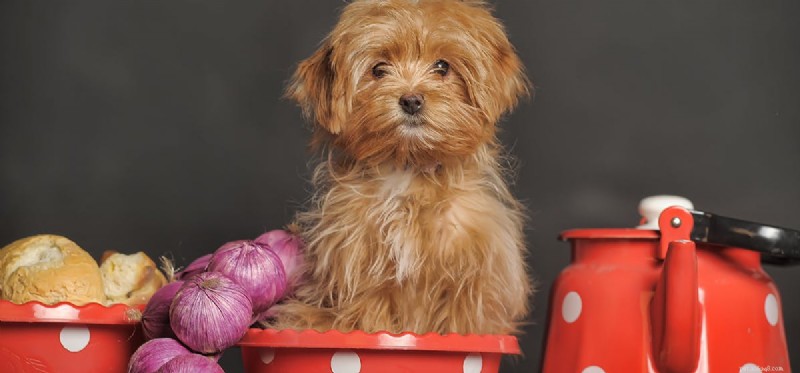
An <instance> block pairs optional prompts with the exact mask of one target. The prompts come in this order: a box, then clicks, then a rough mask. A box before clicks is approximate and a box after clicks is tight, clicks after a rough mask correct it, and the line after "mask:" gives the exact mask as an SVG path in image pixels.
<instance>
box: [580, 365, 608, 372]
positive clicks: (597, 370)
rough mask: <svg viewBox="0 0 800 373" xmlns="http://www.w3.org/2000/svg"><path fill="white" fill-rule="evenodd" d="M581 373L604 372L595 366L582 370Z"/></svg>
mask: <svg viewBox="0 0 800 373" xmlns="http://www.w3.org/2000/svg"><path fill="white" fill-rule="evenodd" d="M581 373H606V371H605V370H603V368H600V367H599V366H597V365H592V366H590V367H586V368H583V370H582V371H581Z"/></svg>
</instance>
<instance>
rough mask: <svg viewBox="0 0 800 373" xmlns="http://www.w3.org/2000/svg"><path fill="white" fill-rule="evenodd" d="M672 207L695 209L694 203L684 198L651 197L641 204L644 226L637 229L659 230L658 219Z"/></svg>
mask: <svg viewBox="0 0 800 373" xmlns="http://www.w3.org/2000/svg"><path fill="white" fill-rule="evenodd" d="M672 206H681V207H683V208H686V209H689V210H692V209H694V205H693V204H692V201H690V200H688V199H686V198H684V197H680V196H670V195H660V196H650V197H647V198H645V199H643V200H642V201H641V202H639V214H640V215H641V216H642V218H643V219H642V225H640V226H638V227H636V228H638V229H654V230H658V217H659V216H660V215H661V212H662V211H664V209H666V208H667V207H672Z"/></svg>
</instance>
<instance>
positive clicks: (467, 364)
mask: <svg viewBox="0 0 800 373" xmlns="http://www.w3.org/2000/svg"><path fill="white" fill-rule="evenodd" d="M481 370H483V357H482V356H481V354H469V355H467V357H466V358H465V359H464V373H481Z"/></svg>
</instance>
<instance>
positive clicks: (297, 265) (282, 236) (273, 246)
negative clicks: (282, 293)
mask: <svg viewBox="0 0 800 373" xmlns="http://www.w3.org/2000/svg"><path fill="white" fill-rule="evenodd" d="M254 242H255V243H257V244H259V245H262V246H265V247H266V248H268V249H270V250H272V252H274V253H275V254H276V255H278V258H280V259H281V263H282V264H283V270H284V272H286V278H287V280H288V284H287V287H289V288H290V290H291V288H293V287H294V285H295V284H296V283H297V281H298V280H299V277H300V274H301V271H302V267H303V264H304V258H303V255H302V250H303V240H302V239H301V238H300V236H298V235H297V234H294V233H292V232H290V231H286V230H283V229H275V230H271V231H269V232H267V233H264V234H262V235H260V236H258V237H256V239H255V240H254Z"/></svg>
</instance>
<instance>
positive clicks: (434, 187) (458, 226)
mask: <svg viewBox="0 0 800 373" xmlns="http://www.w3.org/2000/svg"><path fill="white" fill-rule="evenodd" d="M490 171H491V170H490ZM495 176H496V177H495ZM449 179H450V180H449V181H446V182H444V181H443V179H441V178H436V177H433V176H431V175H430V174H425V173H420V172H415V171H412V170H404V169H394V170H390V171H388V172H387V171H384V172H380V173H379V174H376V175H371V176H370V177H366V178H362V179H359V180H357V181H356V180H352V179H349V180H347V181H346V182H337V181H336V178H332V179H331V181H330V182H329V185H328V189H327V191H326V192H325V193H322V194H321V195H318V196H317V203H318V206H317V208H316V209H311V210H310V211H308V212H306V213H304V214H302V215H301V216H300V217H299V218H300V219H299V220H300V222H301V223H304V224H303V225H304V226H306V229H305V235H306V237H305V238H306V241H307V243H308V255H309V256H310V257H311V258H312V260H314V261H316V262H317V265H316V266H314V271H313V273H310V275H311V276H312V282H313V283H315V284H317V286H318V288H317V290H318V291H321V292H323V294H319V295H322V298H323V299H324V300H323V303H324V304H320V305H321V306H325V307H331V308H334V309H336V313H337V317H339V318H340V319H342V320H344V321H342V322H341V324H339V325H338V327H339V328H346V327H347V325H350V324H352V321H353V320H349V319H348V313H349V312H352V315H353V317H359V318H361V319H362V320H361V321H358V323H357V324H359V325H354V326H355V327H358V328H360V329H369V328H370V325H373V324H374V325H387V324H388V325H395V326H396V328H397V329H398V330H452V329H453V328H457V329H464V330H463V332H476V331H479V328H480V325H479V324H480V322H479V321H478V320H480V319H481V318H482V317H483V314H484V311H485V313H486V314H492V313H495V312H497V311H498V310H495V308H505V307H510V308H512V310H507V311H509V312H510V313H514V314H516V313H519V312H523V311H522V310H517V309H518V308H520V307H522V308H523V309H524V308H525V305H518V304H509V302H511V300H510V299H507V298H509V297H508V293H509V292H514V291H516V292H517V293H516V294H515V295H514V296H512V297H510V298H516V299H525V296H524V295H525V294H527V293H528V292H529V288H528V285H527V278H526V277H525V267H524V260H523V258H522V242H521V241H522V237H521V225H522V221H521V214H520V213H519V211H518V209H517V208H516V205H515V204H514V203H515V202H514V201H513V199H511V200H504V199H507V198H504V197H509V198H510V194H508V193H507V190H506V188H505V186H504V185H503V184H502V181H501V178H500V176H499V175H489V176H488V177H487V175H486V173H485V172H481V171H478V172H474V174H471V173H470V172H466V173H463V172H462V173H460V174H459V175H458V177H451V178H449ZM454 180H457V182H454ZM495 182H499V183H500V184H499V185H497V184H496V183H495ZM320 264H321V265H320ZM489 278H491V280H490V281H487V279H489ZM520 295H523V296H520ZM512 303H520V302H512ZM364 308H372V309H374V310H375V312H365V311H364ZM466 310H470V311H469V312H466ZM431 312H433V314H440V315H442V316H441V318H436V317H433V318H432V317H431V316H430V315H431ZM457 313H463V315H462V316H458V318H460V319H459V320H455V319H453V315H454V314H457ZM423 315H424V317H423ZM370 317H373V318H375V319H374V320H370ZM471 317H472V318H474V319H475V321H474V322H473V321H471V320H466V321H465V320H463V318H471ZM422 322H425V323H427V324H426V325H421V324H420V323H422ZM384 328H385V327H384Z"/></svg>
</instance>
